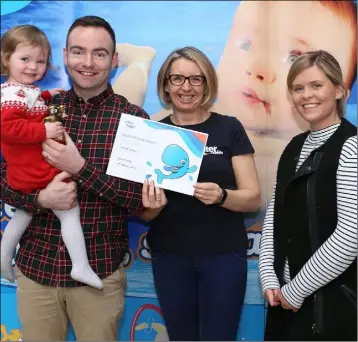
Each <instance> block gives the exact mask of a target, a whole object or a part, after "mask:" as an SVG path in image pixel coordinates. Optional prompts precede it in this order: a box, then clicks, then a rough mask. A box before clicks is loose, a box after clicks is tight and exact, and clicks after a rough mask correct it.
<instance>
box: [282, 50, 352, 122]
mask: <svg viewBox="0 0 358 342" xmlns="http://www.w3.org/2000/svg"><path fill="white" fill-rule="evenodd" d="M313 66H317V67H318V68H319V69H320V70H322V72H323V73H324V74H325V75H326V77H327V78H328V79H329V80H330V81H331V82H332V83H333V84H334V85H335V86H339V87H341V88H342V90H343V96H342V97H341V98H340V99H337V112H338V115H339V117H341V118H342V117H343V116H344V114H345V107H346V101H347V95H348V90H347V87H346V85H345V84H344V81H343V74H342V69H341V67H340V65H339V63H338V61H337V60H336V59H335V58H334V57H333V56H332V55H331V54H330V53H328V52H327V51H323V50H318V51H310V52H307V53H305V54H303V55H301V56H300V57H298V58H297V59H296V60H295V61H294V62H293V64H292V65H291V68H290V70H289V72H288V75H287V87H288V89H289V91H290V92H291V91H292V85H293V82H294V80H295V79H296V77H297V76H298V75H299V74H300V73H301V72H302V71H304V70H306V69H308V68H311V67H313Z"/></svg>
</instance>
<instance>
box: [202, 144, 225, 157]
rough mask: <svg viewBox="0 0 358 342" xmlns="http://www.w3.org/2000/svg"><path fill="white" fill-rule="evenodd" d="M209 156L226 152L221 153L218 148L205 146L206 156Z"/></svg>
mask: <svg viewBox="0 0 358 342" xmlns="http://www.w3.org/2000/svg"><path fill="white" fill-rule="evenodd" d="M208 154H224V152H223V151H220V150H219V149H218V147H217V146H205V152H204V156H206V155H208Z"/></svg>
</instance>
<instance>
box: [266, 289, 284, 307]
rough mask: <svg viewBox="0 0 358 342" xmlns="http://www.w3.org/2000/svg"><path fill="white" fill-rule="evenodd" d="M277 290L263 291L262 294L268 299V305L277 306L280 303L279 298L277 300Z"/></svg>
mask: <svg viewBox="0 0 358 342" xmlns="http://www.w3.org/2000/svg"><path fill="white" fill-rule="evenodd" d="M277 290H278V289H267V290H266V291H265V293H264V296H265V297H266V299H267V300H268V302H269V304H270V306H278V305H280V304H281V302H280V301H279V300H277V297H276V295H277Z"/></svg>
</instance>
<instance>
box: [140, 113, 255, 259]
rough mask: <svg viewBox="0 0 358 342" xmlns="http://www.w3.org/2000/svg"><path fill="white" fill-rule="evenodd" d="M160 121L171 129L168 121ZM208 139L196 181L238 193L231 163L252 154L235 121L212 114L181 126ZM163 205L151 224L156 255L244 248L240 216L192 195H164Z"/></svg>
mask: <svg viewBox="0 0 358 342" xmlns="http://www.w3.org/2000/svg"><path fill="white" fill-rule="evenodd" d="M161 122H163V123H166V124H170V125H173V126H176V125H175V124H174V123H173V122H172V121H171V119H170V117H169V116H168V117H166V118H164V119H163V120H162V121H161ZM180 127H183V128H187V129H191V130H195V131H199V132H203V133H207V134H209V137H208V141H207V144H206V149H205V155H204V157H203V161H202V165H201V169H200V173H199V177H198V182H212V183H217V184H218V185H219V186H220V187H222V188H225V189H231V190H235V189H237V186H236V181H235V175H234V171H233V168H232V163H231V158H232V157H233V156H238V155H242V154H248V153H254V149H253V147H252V145H251V143H250V140H249V138H248V137H247V134H246V132H245V130H244V128H243V126H242V124H241V123H240V121H239V120H237V119H236V118H234V117H231V116H226V115H221V114H217V113H211V115H210V117H209V118H208V119H207V120H206V121H204V122H202V123H200V124H196V125H189V126H180ZM165 194H166V196H167V199H168V204H167V205H166V206H165V207H164V209H163V210H162V212H161V213H160V214H159V216H158V217H156V218H155V219H154V220H153V221H151V223H150V229H149V231H148V234H147V242H148V245H149V247H150V248H151V249H152V250H154V251H158V252H175V253H188V254H196V253H205V252H231V251H236V250H239V249H246V248H247V246H248V241H247V234H246V229H245V226H244V218H243V214H242V213H238V212H234V211H231V210H227V209H225V208H223V207H220V206H218V205H212V206H207V205H205V204H204V203H202V202H201V201H199V200H198V199H196V198H195V197H193V196H188V195H184V194H180V193H177V192H173V191H168V190H166V191H165Z"/></svg>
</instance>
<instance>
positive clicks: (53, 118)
mask: <svg viewBox="0 0 358 342" xmlns="http://www.w3.org/2000/svg"><path fill="white" fill-rule="evenodd" d="M48 113H49V114H50V115H49V116H46V117H45V118H44V119H43V123H46V122H58V121H60V122H63V119H64V118H66V117H67V114H66V113H65V106H64V105H54V104H52V105H49V106H48ZM56 140H57V141H59V142H61V143H63V144H65V136H64V135H62V137H61V138H59V139H56Z"/></svg>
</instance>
